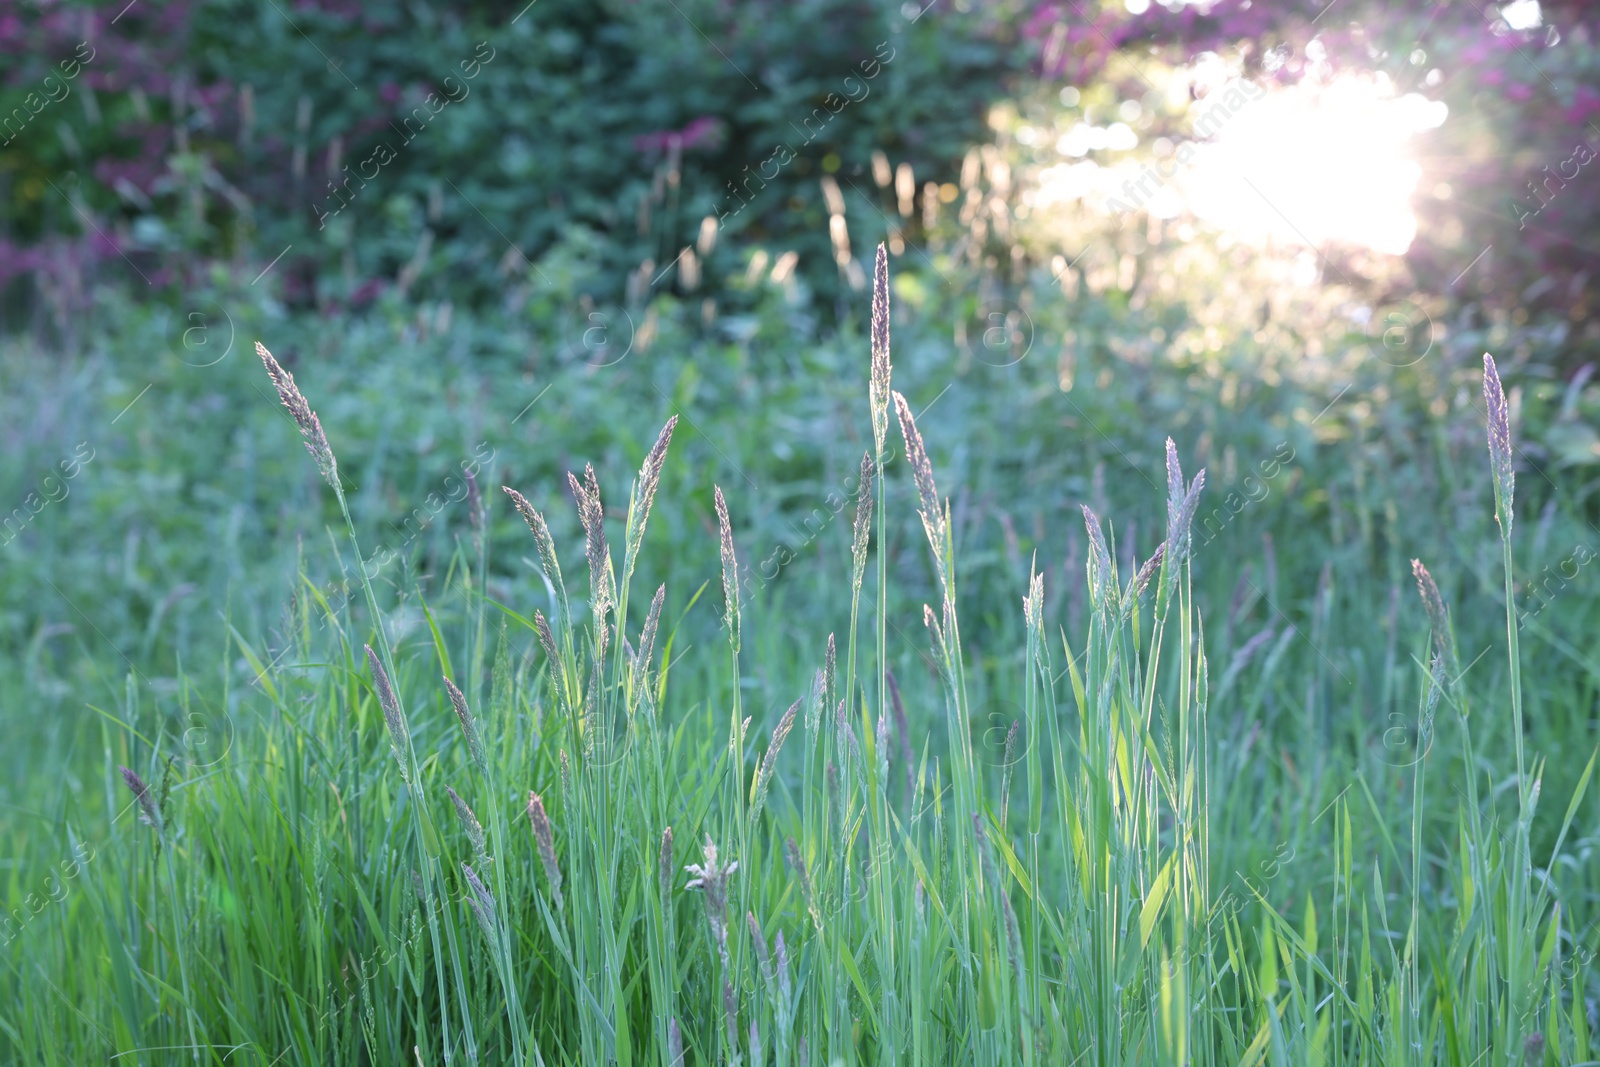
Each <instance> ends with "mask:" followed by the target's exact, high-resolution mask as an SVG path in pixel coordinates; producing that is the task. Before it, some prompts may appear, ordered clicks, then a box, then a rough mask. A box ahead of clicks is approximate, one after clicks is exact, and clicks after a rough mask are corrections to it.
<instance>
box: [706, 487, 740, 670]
mask: <svg viewBox="0 0 1600 1067" xmlns="http://www.w3.org/2000/svg"><path fill="white" fill-rule="evenodd" d="M712 488H713V489H714V490H715V492H716V503H717V531H718V533H719V535H720V540H721V545H722V598H723V603H724V604H725V605H726V606H725V608H724V614H723V619H724V621H726V622H727V624H728V640H729V641H730V642H731V643H732V644H733V650H734V652H738V651H739V558H738V557H737V556H736V555H734V552H733V526H732V524H730V523H729V522H728V503H727V501H726V500H724V499H723V498H722V487H721V486H713V487H712Z"/></svg>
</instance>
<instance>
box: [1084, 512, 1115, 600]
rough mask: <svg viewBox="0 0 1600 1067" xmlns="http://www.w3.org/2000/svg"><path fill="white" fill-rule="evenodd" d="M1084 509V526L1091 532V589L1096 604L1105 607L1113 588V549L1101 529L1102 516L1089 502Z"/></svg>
mask: <svg viewBox="0 0 1600 1067" xmlns="http://www.w3.org/2000/svg"><path fill="white" fill-rule="evenodd" d="M1078 506H1079V507H1080V508H1082V509H1083V526H1084V529H1085V530H1086V531H1088V534H1089V589H1090V593H1091V597H1092V599H1093V601H1094V605H1095V607H1097V608H1101V609H1105V608H1106V607H1107V606H1108V605H1107V600H1108V596H1109V594H1110V592H1111V590H1112V577H1111V551H1110V550H1109V549H1108V548H1106V537H1105V534H1104V533H1103V532H1101V529H1100V516H1098V515H1096V514H1095V513H1094V511H1093V510H1092V509H1091V508H1090V507H1089V505H1088V504H1079V505H1078Z"/></svg>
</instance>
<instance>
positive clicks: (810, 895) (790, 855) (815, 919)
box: [783, 837, 822, 934]
mask: <svg viewBox="0 0 1600 1067" xmlns="http://www.w3.org/2000/svg"><path fill="white" fill-rule="evenodd" d="M783 855H784V858H785V859H787V860H788V861H789V869H790V870H791V871H793V872H794V876H795V878H796V880H798V881H799V883H800V899H801V900H802V901H804V902H805V906H806V912H807V913H808V914H809V915H810V916H811V923H812V925H814V926H815V927H816V928H817V933H819V934H820V933H821V932H822V913H821V912H820V911H818V910H817V894H816V893H815V891H814V890H813V889H812V887H811V872H810V871H809V870H807V869H806V858H805V857H804V856H802V855H801V854H800V846H799V845H797V844H796V843H795V840H794V838H792V837H789V838H785V839H784V842H783Z"/></svg>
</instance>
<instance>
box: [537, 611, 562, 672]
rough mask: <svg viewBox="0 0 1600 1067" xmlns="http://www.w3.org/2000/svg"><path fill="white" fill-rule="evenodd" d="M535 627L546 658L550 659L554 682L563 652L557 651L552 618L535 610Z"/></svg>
mask: <svg viewBox="0 0 1600 1067" xmlns="http://www.w3.org/2000/svg"><path fill="white" fill-rule="evenodd" d="M533 628H534V630H535V631H536V632H537V633H538V635H539V646H540V647H541V648H543V649H544V654H545V658H546V659H548V660H549V661H550V679H551V681H552V682H554V681H555V675H556V671H557V670H558V669H559V667H560V664H561V654H560V653H559V652H557V651H556V635H555V634H553V633H551V632H550V620H549V619H546V618H545V617H544V612H542V611H538V610H535V611H534V613H533Z"/></svg>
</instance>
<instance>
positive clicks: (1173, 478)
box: [1167, 437, 1183, 516]
mask: <svg viewBox="0 0 1600 1067" xmlns="http://www.w3.org/2000/svg"><path fill="white" fill-rule="evenodd" d="M1182 503H1183V465H1182V464H1181V463H1179V462H1178V446H1177V445H1176V444H1174V443H1173V441H1172V438H1170V437H1169V438H1167V515H1168V516H1171V515H1172V514H1173V513H1174V512H1176V511H1177V510H1178V508H1179V506H1180V505H1181V504H1182Z"/></svg>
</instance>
